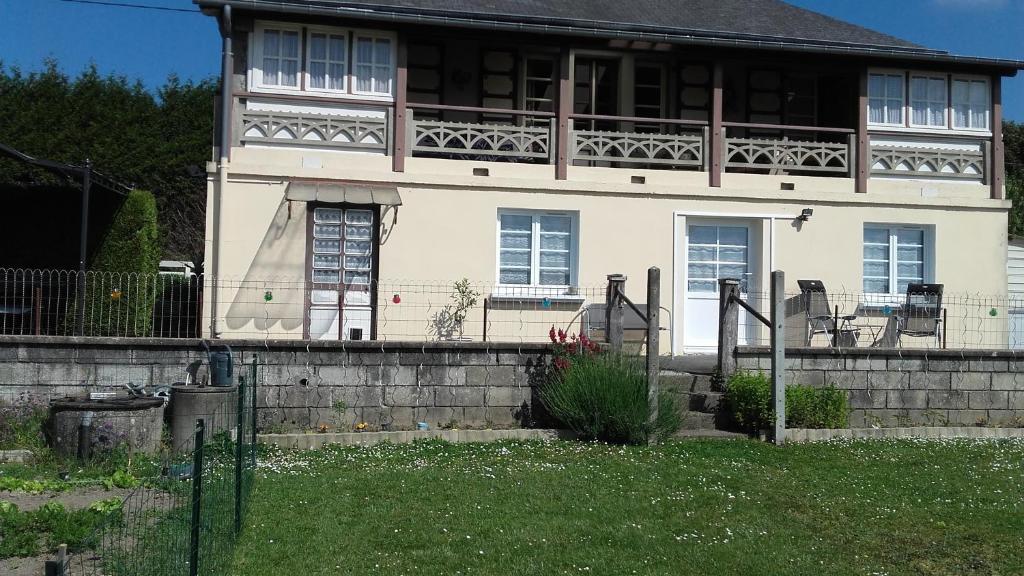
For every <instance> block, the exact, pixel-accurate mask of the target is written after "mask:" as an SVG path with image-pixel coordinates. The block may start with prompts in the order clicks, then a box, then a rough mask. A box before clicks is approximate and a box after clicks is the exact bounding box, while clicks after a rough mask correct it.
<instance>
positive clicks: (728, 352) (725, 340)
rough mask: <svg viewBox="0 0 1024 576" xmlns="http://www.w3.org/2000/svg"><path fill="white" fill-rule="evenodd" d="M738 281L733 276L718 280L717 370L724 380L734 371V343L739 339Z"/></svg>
mask: <svg viewBox="0 0 1024 576" xmlns="http://www.w3.org/2000/svg"><path fill="white" fill-rule="evenodd" d="M739 297H740V281H739V280H737V279H735V278H721V279H719V280H718V372H719V375H720V376H721V378H722V381H723V382H724V381H726V380H728V379H729V377H730V376H732V375H733V373H734V372H736V344H737V342H738V340H739V327H740V307H739V305H738V304H736V302H734V300H735V299H738V298H739Z"/></svg>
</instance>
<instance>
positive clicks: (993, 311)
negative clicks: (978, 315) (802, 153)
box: [988, 308, 999, 316]
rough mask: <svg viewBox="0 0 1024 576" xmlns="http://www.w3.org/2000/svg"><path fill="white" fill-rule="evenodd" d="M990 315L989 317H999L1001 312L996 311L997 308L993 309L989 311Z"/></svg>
mask: <svg viewBox="0 0 1024 576" xmlns="http://www.w3.org/2000/svg"><path fill="white" fill-rule="evenodd" d="M988 315H989V316H998V315H999V311H998V310H996V309H995V308H993V309H991V310H989V311H988Z"/></svg>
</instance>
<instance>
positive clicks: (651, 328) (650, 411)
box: [647, 266, 661, 444]
mask: <svg viewBox="0 0 1024 576" xmlns="http://www.w3.org/2000/svg"><path fill="white" fill-rule="evenodd" d="M660 328H661V270H659V269H658V268H656V267H653V266H652V267H651V268H649V269H648V270H647V425H648V427H649V428H648V429H649V430H650V431H651V432H650V433H649V436H648V438H647V442H648V444H653V443H654V442H655V440H657V438H655V437H654V430H655V427H656V426H655V425H656V424H657V422H658V400H659V393H660V389H659V387H658V375H659V374H660V373H661V365H660V362H659V361H660V356H659V354H660V338H661V334H660V332H659V330H660Z"/></svg>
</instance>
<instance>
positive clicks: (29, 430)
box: [0, 395, 49, 454]
mask: <svg viewBox="0 0 1024 576" xmlns="http://www.w3.org/2000/svg"><path fill="white" fill-rule="evenodd" d="M48 416H49V409H48V407H47V405H46V403H45V402H42V401H40V400H38V399H37V398H35V397H34V396H29V395H23V396H21V397H19V398H18V399H17V400H15V401H14V402H11V403H7V402H2V401H0V450H16V449H25V450H31V451H32V453H33V454H40V453H42V452H45V451H46V442H45V440H44V438H43V425H44V423H45V422H46V419H47V417H48Z"/></svg>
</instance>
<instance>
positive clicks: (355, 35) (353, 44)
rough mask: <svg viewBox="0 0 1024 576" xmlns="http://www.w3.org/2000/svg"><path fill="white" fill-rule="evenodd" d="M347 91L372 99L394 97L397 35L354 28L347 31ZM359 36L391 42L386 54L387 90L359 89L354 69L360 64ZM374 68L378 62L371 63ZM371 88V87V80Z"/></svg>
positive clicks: (389, 98)
mask: <svg viewBox="0 0 1024 576" xmlns="http://www.w3.org/2000/svg"><path fill="white" fill-rule="evenodd" d="M349 38H350V42H349V64H348V67H349V86H350V90H349V93H351V94H357V95H359V96H361V97H369V98H374V99H378V98H379V99H382V100H392V99H394V97H395V84H396V70H397V65H398V37H397V35H396V34H395V33H393V32H382V31H379V30H364V29H354V30H351V31H350V33H349ZM360 38H373V39H375V40H376V39H383V40H388V41H389V42H390V43H391V51H390V54H389V56H388V62H389V65H388V91H387V92H377V91H374V90H372V89H371V90H359V78H358V77H357V74H356V70H358V67H359V66H360V63H359V60H358V54H359V50H358V47H357V44H358V43H359V39H360ZM372 66H373V67H374V68H376V67H379V65H378V64H376V63H374V64H372ZM370 87H371V88H372V87H373V85H372V81H371V86H370Z"/></svg>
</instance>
